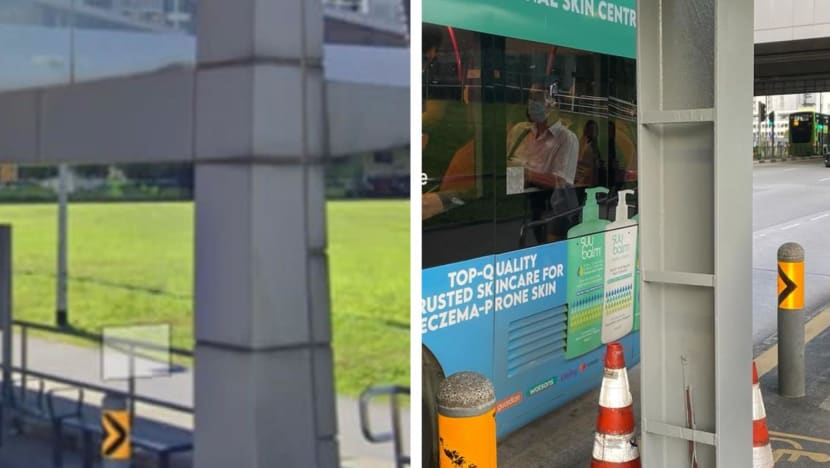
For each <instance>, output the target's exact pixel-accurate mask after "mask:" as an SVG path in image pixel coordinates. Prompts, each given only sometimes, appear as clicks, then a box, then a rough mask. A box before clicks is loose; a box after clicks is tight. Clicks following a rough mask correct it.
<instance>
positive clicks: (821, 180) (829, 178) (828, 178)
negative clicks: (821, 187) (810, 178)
mask: <svg viewBox="0 0 830 468" xmlns="http://www.w3.org/2000/svg"><path fill="white" fill-rule="evenodd" d="M827 180H830V177H825V178H823V179H819V180H818V181H819V182H824V181H827Z"/></svg>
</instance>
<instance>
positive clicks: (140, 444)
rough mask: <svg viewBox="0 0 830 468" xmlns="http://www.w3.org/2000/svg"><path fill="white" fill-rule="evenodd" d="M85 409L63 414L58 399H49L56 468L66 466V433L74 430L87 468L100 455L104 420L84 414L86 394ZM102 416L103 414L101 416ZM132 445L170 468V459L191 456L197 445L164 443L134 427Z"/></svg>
mask: <svg viewBox="0 0 830 468" xmlns="http://www.w3.org/2000/svg"><path fill="white" fill-rule="evenodd" d="M80 398H81V405H79V406H77V407H76V409H75V410H73V411H70V412H60V411H58V410H57V408H56V406H57V405H56V404H55V403H54V402H55V400H54V395H52V394H50V395H49V398H48V402H49V405H48V406H49V410H50V414H51V419H52V431H53V444H54V446H53V463H54V466H55V467H61V466H63V449H64V437H63V436H64V431H65V430H66V429H69V430H74V431H77V432H79V433H80V436H81V451H82V460H83V466H84V468H91V467H92V466H93V462H94V460H95V454H96V453H100V442H99V443H98V444H96V442H97V441H99V440H100V439H102V437H103V429H102V428H101V421H100V416H98V417H95V416H94V415H91V414H90V413H89V412H86V413H85V412H84V411H83V404H82V399H83V393H81V397H80ZM99 414H100V413H99ZM130 444H131V445H132V447H134V448H140V449H142V450H144V451H147V452H152V453H154V454H156V456H157V457H158V463H157V465H156V466H158V467H160V468H169V466H170V457H171V456H172V455H174V454H177V453H184V452H190V451H192V450H193V442H192V441H190V440H178V441H163V440H159V438H155V437H150V436H148V435H147V434H143V433H142V428H136V427H135V426H134V427H133V431H132V433H131V434H130Z"/></svg>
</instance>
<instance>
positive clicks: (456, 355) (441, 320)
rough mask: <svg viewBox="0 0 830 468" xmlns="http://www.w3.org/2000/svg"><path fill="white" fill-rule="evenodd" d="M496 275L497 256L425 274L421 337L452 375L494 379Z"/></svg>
mask: <svg viewBox="0 0 830 468" xmlns="http://www.w3.org/2000/svg"><path fill="white" fill-rule="evenodd" d="M493 275H494V265H493V256H486V257H481V258H476V259H473V260H467V261H464V262H459V263H453V264H450V265H443V266H439V267H435V268H428V269H425V270H423V273H422V276H421V277H422V280H421V281H422V298H421V336H422V339H423V343H424V345H426V347H427V348H429V349H430V350H431V351H432V353H433V354H435V356H436V357H437V358H438V360H439V362H440V363H441V367H442V368H443V370H444V373H445V374H446V375H448V376H449V375H452V374H454V373H456V372H460V371H475V372H479V373H481V374H483V375H486V376H487V377H488V378H490V379H492V378H493V317H494V315H495V314H494V310H495V304H494V293H493V291H494V289H493V288H494V281H493V277H494V276H493Z"/></svg>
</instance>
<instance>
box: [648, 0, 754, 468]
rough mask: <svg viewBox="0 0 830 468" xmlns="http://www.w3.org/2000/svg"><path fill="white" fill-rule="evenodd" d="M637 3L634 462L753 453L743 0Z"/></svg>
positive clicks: (749, 39) (749, 56)
mask: <svg viewBox="0 0 830 468" xmlns="http://www.w3.org/2000/svg"><path fill="white" fill-rule="evenodd" d="M637 13H638V14H637V17H638V19H639V21H638V28H637V35H638V37H637V44H638V46H637V47H638V59H637V67H638V73H637V78H638V93H637V95H638V99H639V115H638V118H639V132H638V147H639V164H638V167H639V168H640V174H639V177H640V179H639V188H640V191H641V193H640V196H639V200H640V210H641V211H640V233H641V234H640V235H641V243H640V246H641V265H642V278H643V285H642V288H641V303H642V321H641V327H642V329H641V330H642V332H641V340H642V348H641V356H642V357H641V372H642V374H641V375H642V390H641V402H642V426H641V427H642V429H643V435H642V447H641V448H642V457H643V460H642V461H643V466H644V467H645V468H658V467H666V466H688V463H689V462H690V454H689V441H692V442H693V443H694V444H695V445H696V454H697V460H698V466H699V467H701V468H707V467H714V466H717V467H737V466H751V465H752V429H751V428H752V398H751V395H752V386H751V382H752V380H751V374H750V373H749V369H751V366H750V363H751V359H752V327H751V323H752V292H751V288H752V284H751V278H752V274H751V271H752V255H751V254H752V222H751V221H752V220H751V216H752V199H751V196H752V161H751V159H750V158H746V157H736V155H747V154H751V151H752V134H751V133H750V132H747V131H746V129H747V128H751V121H750V120H749V119H751V118H752V114H751V113H748V112H747V111H746V110H747V109H748V108H749V105H750V104H751V103H752V86H751V81H752V67H753V56H754V54H753V2H752V0H694V1H689V0H640V1H639V2H638V12H637ZM735 77H741V78H740V79H735ZM678 246H681V247H680V248H678ZM683 382H685V385H684V384H683ZM687 390H689V391H691V393H692V394H691V398H689V399H688V400H687V399H686V398H685V395H686V391H687ZM687 401H691V402H694V403H693V405H694V406H693V407H691V408H689V406H690V403H687ZM687 411H689V412H691V413H692V414H693V416H694V417H693V420H694V421H695V425H696V427H695V428H694V429H693V428H689V427H688V425H687V414H688V413H687Z"/></svg>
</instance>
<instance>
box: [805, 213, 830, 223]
mask: <svg viewBox="0 0 830 468" xmlns="http://www.w3.org/2000/svg"><path fill="white" fill-rule="evenodd" d="M828 216H830V213H824V214H823V215H821V216H816V217H815V218H810V221H818V220H820V219H821V218H826V217H828Z"/></svg>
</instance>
